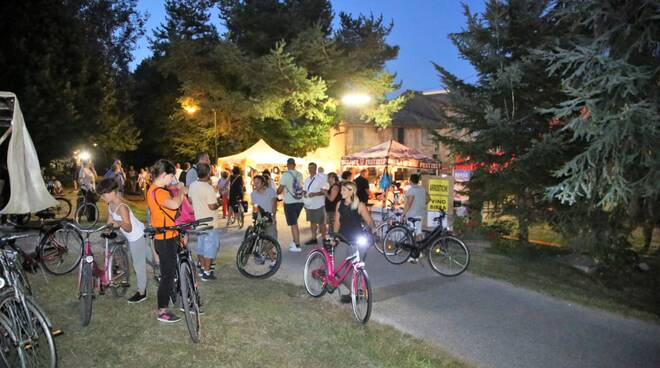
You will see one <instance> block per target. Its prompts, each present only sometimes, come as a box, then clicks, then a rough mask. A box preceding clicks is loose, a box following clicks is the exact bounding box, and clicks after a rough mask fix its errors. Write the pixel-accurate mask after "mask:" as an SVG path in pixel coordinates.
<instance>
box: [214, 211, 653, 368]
mask: <svg viewBox="0 0 660 368" xmlns="http://www.w3.org/2000/svg"><path fill="white" fill-rule="evenodd" d="M301 218H304V214H303V215H302V216H301ZM278 222H279V239H280V243H281V244H282V248H283V264H282V267H281V268H280V270H279V271H278V273H277V274H276V275H275V276H274V277H275V278H278V279H281V280H286V281H288V282H292V283H294V284H297V285H301V287H302V269H303V265H304V262H305V258H306V252H301V253H290V252H289V251H288V249H287V248H288V244H289V243H290V242H291V234H290V231H289V229H288V228H287V227H285V226H284V224H285V222H284V218H279V219H278ZM305 228H306V227H305ZM242 235H243V232H242V231H238V230H237V229H235V228H230V229H229V230H227V231H226V233H225V234H224V236H223V247H222V250H221V251H222V252H228V253H231V254H235V251H236V249H237V247H238V244H239V242H240V241H241V239H242ZM303 239H305V240H306V239H309V230H307V229H305V230H304V231H303ZM476 256H478V255H476ZM421 264H422V265H413V264H405V265H401V266H394V265H391V264H389V263H387V261H385V259H384V258H383V256H382V255H380V254H378V253H376V252H375V251H374V250H373V249H372V250H371V251H370V253H369V255H368V257H367V269H368V271H369V276H370V279H371V282H372V286H373V287H374V290H373V293H372V294H373V296H374V300H375V303H374V306H373V314H372V319H374V320H376V321H378V322H381V323H384V324H388V325H391V326H394V327H396V328H398V329H400V330H403V331H405V332H408V333H410V334H412V335H414V336H417V337H420V338H423V339H425V340H427V341H429V342H431V343H433V344H436V345H438V346H440V347H442V348H444V349H446V350H448V351H449V352H451V353H453V354H455V355H457V356H459V357H461V358H463V359H465V360H467V361H469V362H472V363H474V364H476V365H477V366H480V367H506V368H515V367H526V368H532V367H541V368H546V367H547V368H558V367H562V368H571V367H576V368H578V367H580V368H584V367H597V368H609V367H612V368H614V367H626V368H629V367H649V368H658V367H660V325H658V324H655V323H649V322H644V321H639V320H634V319H628V318H623V317H620V316H618V315H615V314H612V313H608V312H603V311H600V310H596V309H592V308H587V307H583V306H579V305H575V304H572V303H569V302H565V301H562V300H557V299H554V298H551V297H548V296H545V295H542V294H539V293H536V292H533V291H530V290H527V289H523V288H519V287H515V286H513V285H511V284H508V283H505V282H500V281H495V280H491V279H486V278H481V277H476V276H473V275H471V274H469V273H466V274H463V275H461V276H459V277H457V278H453V279H450V278H444V277H442V276H439V275H437V274H435V273H434V272H433V271H432V270H431V269H430V268H429V267H428V263H427V262H422V263H421ZM336 295H337V293H335V294H334V295H329V296H325V297H324V298H326V299H332V298H337V296H336ZM346 315H347V318H352V312H351V311H350V307H346Z"/></svg>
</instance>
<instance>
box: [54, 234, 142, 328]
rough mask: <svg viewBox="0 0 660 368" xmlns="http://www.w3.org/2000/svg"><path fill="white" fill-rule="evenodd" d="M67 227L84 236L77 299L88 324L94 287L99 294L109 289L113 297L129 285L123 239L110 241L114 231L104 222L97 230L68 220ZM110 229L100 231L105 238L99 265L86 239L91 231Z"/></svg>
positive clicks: (84, 323)
mask: <svg viewBox="0 0 660 368" xmlns="http://www.w3.org/2000/svg"><path fill="white" fill-rule="evenodd" d="M66 226H67V227H70V228H72V229H75V230H77V231H78V232H80V233H81V234H84V235H85V245H84V250H83V257H82V259H81V260H80V268H79V272H78V298H79V299H80V301H81V303H80V323H81V324H82V325H83V326H87V325H88V324H89V322H90V321H91V319H92V300H93V299H94V297H95V291H94V290H95V289H97V290H98V293H99V294H100V295H103V294H105V290H106V289H108V288H110V289H111V290H112V294H113V295H114V296H115V297H122V296H124V295H126V291H127V290H128V287H129V286H130V285H129V275H130V272H129V270H128V253H127V252H126V249H125V247H124V245H125V243H126V242H125V241H124V242H112V244H111V243H110V240H111V239H115V238H116V237H117V233H116V232H114V230H113V229H112V224H106V225H104V226H101V227H99V228H98V229H89V230H88V229H83V228H81V227H80V226H78V225H77V224H75V223H73V222H67V223H66ZM106 229H111V231H110V232H108V233H102V234H101V238H103V239H104V240H105V248H104V252H103V255H104V263H103V268H100V267H99V266H98V264H97V263H96V261H95V260H94V254H93V253H92V244H91V242H90V240H89V237H90V235H91V234H93V233H96V232H101V231H103V230H106Z"/></svg>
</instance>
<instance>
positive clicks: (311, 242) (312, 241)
mask: <svg viewBox="0 0 660 368" xmlns="http://www.w3.org/2000/svg"><path fill="white" fill-rule="evenodd" d="M315 244H317V241H316V239H309V240H308V241H306V242H305V245H315Z"/></svg>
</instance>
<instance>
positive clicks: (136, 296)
mask: <svg viewBox="0 0 660 368" xmlns="http://www.w3.org/2000/svg"><path fill="white" fill-rule="evenodd" d="M145 300H147V293H144V294H140V293H139V292H137V291H136V292H135V294H134V295H133V296H132V297H130V298H128V304H137V303H140V302H143V301H145Z"/></svg>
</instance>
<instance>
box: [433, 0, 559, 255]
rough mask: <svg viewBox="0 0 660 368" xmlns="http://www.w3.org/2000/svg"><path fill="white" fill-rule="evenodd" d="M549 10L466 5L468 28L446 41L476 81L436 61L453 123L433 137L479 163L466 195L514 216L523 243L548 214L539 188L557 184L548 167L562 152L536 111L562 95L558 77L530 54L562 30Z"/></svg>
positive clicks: (524, 4)
mask: <svg viewBox="0 0 660 368" xmlns="http://www.w3.org/2000/svg"><path fill="white" fill-rule="evenodd" d="M551 10H552V9H551V8H550V6H549V2H548V1H541V0H537V1H521V0H511V1H500V0H492V1H488V2H487V4H486V9H485V11H484V13H483V14H480V15H478V14H472V13H471V12H470V10H469V8H468V7H467V6H465V16H466V17H467V26H466V29H464V30H463V31H461V32H458V33H454V34H451V35H450V39H451V40H452V42H453V43H454V45H455V46H456V47H457V48H458V50H459V52H460V54H461V55H462V57H464V58H465V59H467V60H468V61H469V62H470V63H471V64H472V65H473V67H474V68H475V69H476V70H477V73H478V77H479V79H478V81H477V82H475V83H467V82H465V81H463V80H461V79H459V78H457V77H456V76H454V75H453V74H451V73H450V72H449V71H448V70H446V69H445V68H443V67H441V66H439V65H436V68H437V70H438V72H439V73H440V76H441V78H442V81H443V83H444V85H445V86H446V88H447V90H448V94H447V104H448V106H449V110H450V111H449V112H448V113H447V114H446V116H445V119H446V121H447V124H448V126H449V128H450V129H451V134H450V135H445V136H439V135H438V136H437V138H438V139H439V140H440V141H442V142H443V143H446V144H448V145H449V146H450V147H451V148H452V150H453V151H454V152H455V153H457V154H459V155H460V156H461V157H463V158H469V160H470V162H472V163H475V164H476V165H478V168H477V170H476V171H475V173H474V175H473V177H472V179H471V180H470V182H469V183H468V185H467V188H468V190H469V195H470V201H471V202H472V203H473V204H474V205H476V207H478V208H479V207H480V204H482V203H485V202H489V203H491V204H494V205H495V206H496V208H497V209H498V210H499V211H500V213H501V214H509V215H513V216H515V217H516V219H517V222H518V236H519V239H520V240H521V241H522V242H527V241H528V236H529V235H528V227H529V225H530V224H531V223H533V222H535V221H538V220H539V219H542V218H543V217H544V216H546V210H547V208H548V205H549V204H548V203H547V202H546V201H545V188H546V187H547V186H549V185H551V184H553V183H556V181H555V179H554V178H553V177H552V172H553V170H555V169H556V168H558V167H559V165H560V164H561V163H562V162H563V159H562V157H563V155H564V153H563V149H562V147H561V145H559V144H558V143H559V142H561V140H560V138H558V137H555V136H553V135H550V134H549V133H550V132H553V131H554V130H556V129H557V128H558V126H557V125H556V124H554V122H553V119H552V116H551V115H548V114H547V113H542V112H541V111H540V109H542V108H548V107H551V106H553V105H555V104H556V103H557V102H558V101H561V99H562V98H563V95H562V94H561V93H559V91H560V89H559V80H558V78H556V77H555V78H548V77H547V73H546V71H545V69H544V65H543V64H542V63H540V62H539V61H538V59H537V58H536V57H535V56H534V54H533V50H536V49H542V48H544V47H547V46H548V45H549V44H551V43H552V42H554V40H556V39H557V38H558V37H560V36H561V34H562V32H563V31H562V30H561V29H560V28H558V27H555V26H553V23H552V12H551Z"/></svg>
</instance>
